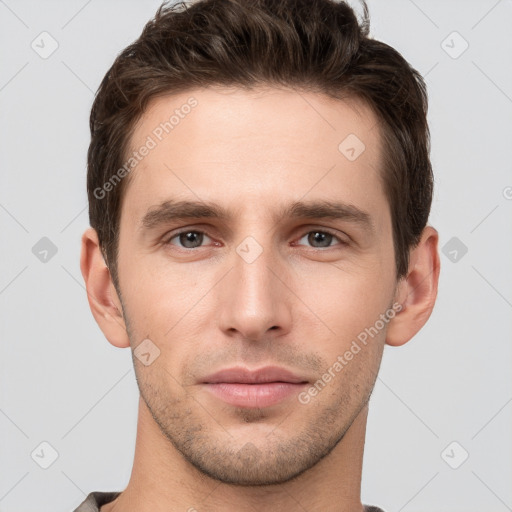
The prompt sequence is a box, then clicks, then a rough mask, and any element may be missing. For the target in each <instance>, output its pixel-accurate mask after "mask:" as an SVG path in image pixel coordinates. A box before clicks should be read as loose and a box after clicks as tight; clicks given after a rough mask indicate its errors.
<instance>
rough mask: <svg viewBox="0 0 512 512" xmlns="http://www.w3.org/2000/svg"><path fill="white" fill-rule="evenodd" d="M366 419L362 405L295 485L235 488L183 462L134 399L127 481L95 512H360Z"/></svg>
mask: <svg viewBox="0 0 512 512" xmlns="http://www.w3.org/2000/svg"><path fill="white" fill-rule="evenodd" d="M367 416H368V406H367V405H365V406H364V407H363V408H362V409H361V411H360V412H359V414H358V415H357V416H356V418H355V420H354V421H353V423H352V425H351V426H350V427H349V429H348V430H347V432H346V433H345V435H344V437H343V439H342V440H341V441H340V442H339V443H338V444H337V446H336V447H335V448H334V450H333V451H332V452H331V453H330V454H328V455H327V456H326V457H324V458H323V459H322V460H320V461H319V462H318V463H317V464H316V465H315V466H313V467H312V468H310V469H309V470H307V471H306V472H304V473H302V474H301V475H299V476H298V477H296V478H295V479H293V480H291V481H288V482H285V483H283V484H279V485H269V486H235V485H229V484H225V483H222V482H219V481H217V480H213V479H212V478H210V477H209V476H207V475H204V474H203V473H201V472H200V471H199V470H197V469H196V468H195V467H194V466H193V465H191V464H190V463H189V462H188V461H187V460H185V459H184V458H183V456H182V455H181V453H180V452H178V451H177V450H176V449H175V448H174V446H173V445H172V444H171V443H170V442H169V440H168V439H167V438H166V437H165V436H164V435H163V434H162V433H161V431H160V429H159V427H158V425H157V424H156V423H155V422H154V420H153V418H152V417H151V414H150V413H149V411H148V409H147V407H146V405H145V403H144V401H143V400H142V399H140V400H139V417H138V426H137V439H136V446H135V457H134V464H133V469H132V474H131V477H130V481H129V483H128V486H127V487H126V489H125V490H124V491H123V492H122V493H121V494H120V496H118V498H117V499H116V500H114V501H113V502H112V503H110V504H107V505H104V506H103V507H101V512H121V511H122V512H135V511H137V512H150V511H151V512H175V511H176V512H177V511H190V512H194V511H195V512H197V511H199V510H201V511H208V512H220V511H226V510H237V511H240V512H246V511H255V510H272V511H273V512H281V511H282V512H284V511H289V510H307V511H308V512H317V511H318V512H319V511H322V512H363V506H362V504H361V499H360V494H361V476H362V462H363V451H364V440H365V432H366V421H367Z"/></svg>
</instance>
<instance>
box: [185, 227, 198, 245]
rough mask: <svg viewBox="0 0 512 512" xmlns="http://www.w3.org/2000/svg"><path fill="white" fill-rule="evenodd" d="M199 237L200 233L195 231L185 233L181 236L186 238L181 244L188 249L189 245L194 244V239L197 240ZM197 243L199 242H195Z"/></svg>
mask: <svg viewBox="0 0 512 512" xmlns="http://www.w3.org/2000/svg"><path fill="white" fill-rule="evenodd" d="M198 235H199V233H197V232H195V231H189V232H188V233H183V234H182V235H181V236H182V237H185V238H184V240H185V241H183V238H182V239H181V243H182V244H183V245H184V246H185V247H187V248H190V247H188V245H187V244H188V243H192V245H193V244H194V239H195V238H197V236H198ZM195 243H197V240H196V241H195Z"/></svg>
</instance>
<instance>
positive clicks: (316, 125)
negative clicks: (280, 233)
mask: <svg viewBox="0 0 512 512" xmlns="http://www.w3.org/2000/svg"><path fill="white" fill-rule="evenodd" d="M145 147H146V148H149V149H145V150H144V148H145ZM141 150H142V151H141ZM134 152H138V153H139V157H138V158H139V160H138V161H137V162H136V166H135V168H134V169H133V170H131V171H130V173H129V184H128V187H127V191H126V194H125V200H123V211H125V210H129V211H130V212H131V213H130V215H133V216H138V217H139V218H141V217H142V215H143V214H144V213H145V212H146V211H147V208H148V207H150V206H153V205H155V204H158V203H161V202H164V201H165V200H166V199H168V198H169V197H172V198H173V199H179V200H191V199H194V200H198V199H199V200H201V199H204V200H208V201H213V202H218V203H220V202H223V203H224V205H225V206H226V207H231V206H232V207H233V210H235V209H236V210H237V211H238V212H241V211H244V210H245V209H250V208H254V206H255V205H259V206H264V207H265V208H272V205H275V206H276V207H279V208H280V209H283V208H284V206H285V205H286V204H287V203H291V202H292V201H291V199H294V200H295V201H296V200H298V199H299V198H303V197H305V196H308V197H307V198H308V199H318V198H322V199H326V200H333V201H334V200H340V199H341V200H343V201H344V202H346V203H349V204H358V203H359V204H360V205H361V206H363V207H366V208H367V209H373V210H374V211H375V210H376V209H378V208H381V209H382V208H386V201H385V197H384V193H383V187H382V179H381V172H382V170H381V138H380V134H379V125H378V122H377V119H376V116H375V115H374V113H373V112H372V110H371V109H370V108H369V107H368V106H367V105H365V104H364V103H363V102H362V101H359V100H356V99H350V100H348V101H345V100H343V101H341V100H336V99H332V98H329V97H327V96H324V95H321V94H316V93H311V92H299V91H293V90H284V89H272V88H259V89H254V90H251V91H249V90H243V89H236V88H230V89H227V88H220V87H217V88H215V87H209V88H206V89H191V90H188V91H184V92H181V93H179V94H174V95H169V96H164V97H160V98H154V99H153V100H152V101H151V102H150V103H149V105H148V107H147V109H146V111H145V113H144V115H143V116H142V117H141V119H140V120H139V122H138V123H137V125H136V126H135V129H134V131H133V135H132V138H131V140H130V150H129V155H127V158H129V157H130V155H133V153H134ZM142 152H143V153H144V156H143V157H140V154H141V153H142ZM277 196H279V198H281V199H282V201H279V204H277V203H276V197H277ZM287 198H288V199H290V201H287V200H286V199H287Z"/></svg>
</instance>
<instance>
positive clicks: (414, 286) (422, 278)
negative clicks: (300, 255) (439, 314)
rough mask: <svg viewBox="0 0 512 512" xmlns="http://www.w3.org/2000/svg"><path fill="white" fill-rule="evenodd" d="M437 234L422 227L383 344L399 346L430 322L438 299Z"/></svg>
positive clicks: (398, 289)
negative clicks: (400, 307) (395, 312)
mask: <svg viewBox="0 0 512 512" xmlns="http://www.w3.org/2000/svg"><path fill="white" fill-rule="evenodd" d="M438 241H439V234H438V232H437V230H436V229H434V228H433V227H431V226H427V227H425V229H424V230H423V233H422V235H421V239H420V241H419V243H418V245H417V246H416V247H415V248H414V249H413V250H412V251H411V257H410V264H409V273H408V275H407V277H405V278H403V279H402V280H401V281H400V283H399V285H398V287H397V292H396V296H395V301H396V302H398V303H399V304H401V305H402V309H401V310H400V312H399V313H398V314H397V315H396V316H395V317H394V318H393V319H392V320H391V321H390V322H389V325H388V330H387V334H386V344H388V345H391V346H395V347H396V346H400V345H404V344H405V343H407V342H408V341H409V340H410V339H411V338H413V337H414V336H415V335H416V334H417V333H418V331H419V330H420V329H421V328H422V327H423V326H424V325H425V323H426V322H427V320H428V319H429V317H430V315H431V313H432V310H433V308H434V304H435V301H436V297H437V289H438V281H439V272H440V260H439V253H438V249H437V244H438Z"/></svg>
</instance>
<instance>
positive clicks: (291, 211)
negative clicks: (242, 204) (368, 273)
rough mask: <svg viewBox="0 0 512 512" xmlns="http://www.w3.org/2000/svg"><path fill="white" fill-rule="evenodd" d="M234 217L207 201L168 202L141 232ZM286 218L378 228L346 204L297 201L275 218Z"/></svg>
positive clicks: (150, 213) (142, 225)
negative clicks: (192, 221) (179, 223)
mask: <svg viewBox="0 0 512 512" xmlns="http://www.w3.org/2000/svg"><path fill="white" fill-rule="evenodd" d="M235 216H236V215H235V214H233V213H230V212H229V210H227V209H226V208H224V207H223V206H221V205H218V204H216V203H212V202H208V201H176V200H167V201H164V202H162V203H160V204H159V205H156V206H152V207H150V208H149V209H148V211H147V212H146V214H145V215H144V217H143V218H142V221H141V223H140V229H143V230H152V229H154V228H156V227H158V226H160V225H163V224H168V223H169V222H172V221H176V220H189V219H198V220H199V219H217V220H221V221H229V220H232V219H233V218H234V217H235ZM287 218H291V219H329V220H344V221H348V222H351V223H354V224H355V225H358V226H360V227H361V228H363V229H364V230H365V231H367V232H368V233H371V234H374V233H375V225H374V223H373V220H372V217H371V216H370V214H369V213H368V212H365V211H363V210H361V209H359V208H357V207H356V206H354V205H351V204H346V203H343V202H336V201H327V200H315V201H307V202H305V201H296V202H294V203H291V204H290V205H288V206H285V207H284V208H282V209H281V210H280V211H279V212H278V213H277V214H275V215H274V216H273V219H274V221H280V220H282V219H287Z"/></svg>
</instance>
